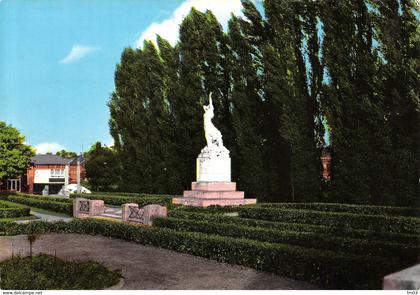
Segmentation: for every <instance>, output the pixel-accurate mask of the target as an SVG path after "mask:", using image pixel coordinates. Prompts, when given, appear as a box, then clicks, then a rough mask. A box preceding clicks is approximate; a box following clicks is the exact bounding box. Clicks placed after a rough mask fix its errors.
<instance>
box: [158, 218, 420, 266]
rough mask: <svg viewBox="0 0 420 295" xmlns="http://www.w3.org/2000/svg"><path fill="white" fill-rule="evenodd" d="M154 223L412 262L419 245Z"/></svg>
mask: <svg viewBox="0 0 420 295" xmlns="http://www.w3.org/2000/svg"><path fill="white" fill-rule="evenodd" d="M153 224H154V226H157V227H165V228H170V229H175V230H180V231H193V232H203V233H207V234H216V235H221V236H229V237H238V238H240V237H242V238H246V239H251V240H258V241H263V242H270V243H285V244H291V245H298V246H302V247H305V248H316V249H327V250H333V251H342V252H348V253H354V254H362V255H370V256H378V255H379V256H388V257H394V258H398V259H399V260H400V261H405V262H407V263H415V261H416V258H417V255H418V253H420V247H419V246H418V245H416V246H414V245H407V244H402V243H393V242H384V241H366V240H362V239H351V238H343V237H334V236H331V235H326V234H319V233H311V232H302V231H300V232H296V231H291V230H283V231H280V230H275V229H267V228H259V227H249V226H242V225H234V224H229V223H220V222H212V221H207V222H206V221H194V220H190V219H178V218H172V217H168V218H155V219H154V223H153Z"/></svg>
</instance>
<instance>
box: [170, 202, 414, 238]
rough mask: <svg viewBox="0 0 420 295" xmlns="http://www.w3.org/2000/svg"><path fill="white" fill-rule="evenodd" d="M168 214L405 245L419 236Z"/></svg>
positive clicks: (199, 215)
mask: <svg viewBox="0 0 420 295" xmlns="http://www.w3.org/2000/svg"><path fill="white" fill-rule="evenodd" d="M168 214H169V216H171V217H176V218H181V219H190V220H196V221H208V222H214V223H229V224H235V225H243V226H254V227H260V228H267V229H273V230H280V231H298V232H311V233H319V234H326V235H332V236H337V237H346V238H354V239H365V240H380V241H384V242H387V241H392V242H397V243H403V244H407V245H415V246H416V245H419V244H420V236H419V235H412V234H400V233H389V232H378V231H371V230H364V229H352V228H343V227H330V226H323V225H310V224H302V223H286V222H273V221H265V220H258V219H248V218H240V217H234V216H223V215H218V214H203V213H195V212H189V211H184V210H172V211H169V213H168Z"/></svg>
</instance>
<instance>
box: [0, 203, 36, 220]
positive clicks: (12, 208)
mask: <svg viewBox="0 0 420 295" xmlns="http://www.w3.org/2000/svg"><path fill="white" fill-rule="evenodd" d="M30 210H31V209H30V208H29V207H27V206H23V205H20V204H15V203H12V202H8V201H4V200H0V218H17V217H24V216H29V215H30Z"/></svg>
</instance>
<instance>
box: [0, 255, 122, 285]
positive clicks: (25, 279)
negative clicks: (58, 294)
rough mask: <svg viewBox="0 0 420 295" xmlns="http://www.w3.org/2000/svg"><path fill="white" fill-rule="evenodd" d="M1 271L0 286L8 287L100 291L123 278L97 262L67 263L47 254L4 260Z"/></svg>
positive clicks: (118, 273)
mask: <svg viewBox="0 0 420 295" xmlns="http://www.w3.org/2000/svg"><path fill="white" fill-rule="evenodd" d="M0 273H1V284H0V287H1V289H8V290H60V289H61V290H98V289H103V288H107V287H111V286H113V285H115V284H117V283H118V281H119V280H120V278H121V273H120V272H115V271H110V270H108V269H107V268H106V267H104V266H103V265H101V264H99V263H97V262H93V261H87V262H67V261H63V260H61V259H59V258H57V257H53V256H48V255H39V256H35V257H31V258H30V257H24V258H22V257H14V258H12V259H9V260H6V261H3V262H1V263H0Z"/></svg>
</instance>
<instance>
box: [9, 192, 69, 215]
mask: <svg viewBox="0 0 420 295" xmlns="http://www.w3.org/2000/svg"><path fill="white" fill-rule="evenodd" d="M7 200H9V201H12V202H16V203H20V204H24V205H27V206H30V207H36V208H41V209H46V210H51V211H55V212H60V213H65V214H69V215H72V214H73V204H71V203H67V202H54V201H49V200H43V199H41V198H40V197H38V198H29V197H24V196H18V195H15V196H8V197H7Z"/></svg>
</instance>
